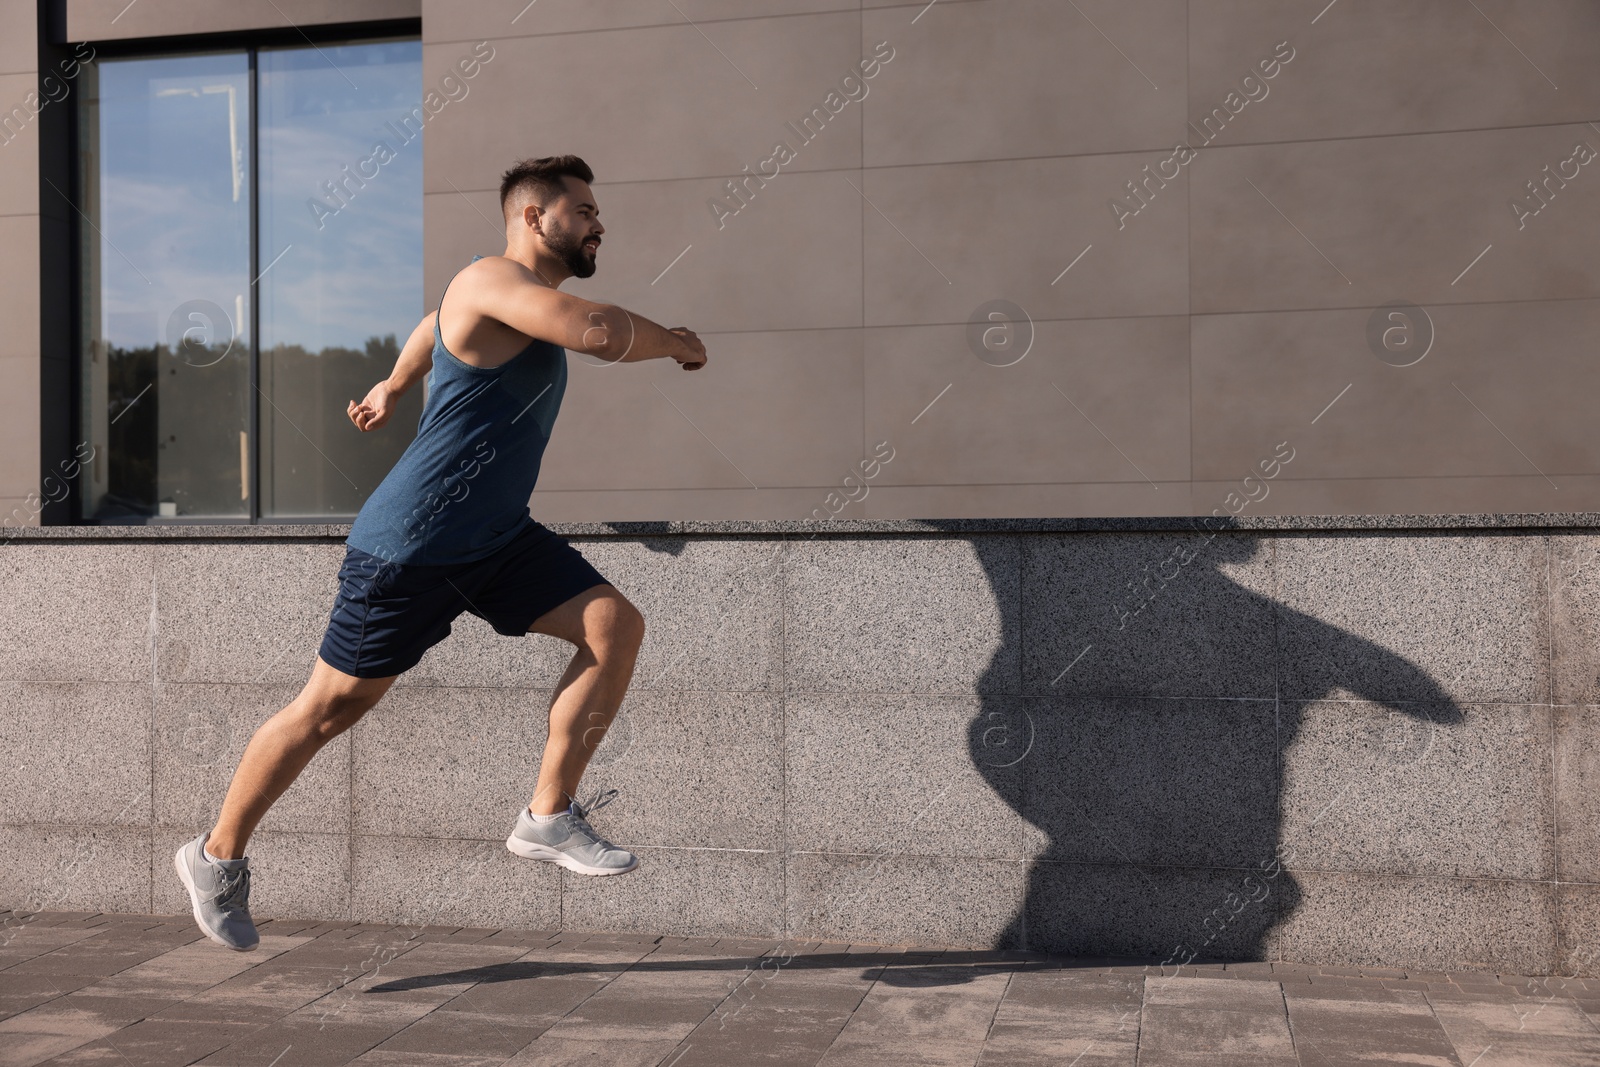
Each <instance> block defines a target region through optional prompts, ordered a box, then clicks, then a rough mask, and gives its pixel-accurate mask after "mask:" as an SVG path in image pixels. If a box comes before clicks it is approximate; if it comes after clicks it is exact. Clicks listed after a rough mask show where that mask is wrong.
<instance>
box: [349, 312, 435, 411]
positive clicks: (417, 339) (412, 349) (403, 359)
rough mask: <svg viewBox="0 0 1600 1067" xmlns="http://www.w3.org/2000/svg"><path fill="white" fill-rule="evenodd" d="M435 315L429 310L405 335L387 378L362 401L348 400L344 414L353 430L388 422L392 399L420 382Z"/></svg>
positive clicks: (429, 355)
mask: <svg viewBox="0 0 1600 1067" xmlns="http://www.w3.org/2000/svg"><path fill="white" fill-rule="evenodd" d="M438 314H439V313H438V312H437V311H430V312H429V313H428V314H427V315H426V316H424V317H423V320H422V321H421V322H419V323H417V328H416V329H415V330H412V331H411V336H410V337H408V338H406V343H405V347H403V348H401V349H400V358H399V359H397V360H395V363H394V370H392V371H390V372H389V377H387V378H385V379H384V380H383V381H381V382H379V383H378V384H377V385H374V386H373V387H372V390H371V391H370V392H368V393H367V397H366V399H365V400H363V401H361V403H359V404H357V403H356V402H355V401H354V400H352V401H350V406H349V407H348V408H346V409H345V413H346V414H348V415H349V416H350V421H351V422H353V423H355V424H356V429H358V430H361V431H362V432H366V431H367V430H376V429H377V428H378V427H380V426H382V425H383V424H384V423H386V422H388V421H389V416H390V415H391V414H392V413H393V412H394V402H395V401H396V400H397V399H399V398H400V397H401V396H403V395H404V394H405V392H406V390H408V389H410V388H411V387H412V386H413V385H416V384H417V382H419V381H421V380H422V378H423V377H424V376H425V375H426V374H427V373H428V370H429V369H430V368H431V367H432V366H433V323H434V319H435V318H437V317H438Z"/></svg>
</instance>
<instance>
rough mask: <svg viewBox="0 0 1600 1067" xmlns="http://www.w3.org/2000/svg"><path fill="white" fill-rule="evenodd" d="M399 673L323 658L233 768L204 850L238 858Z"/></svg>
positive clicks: (262, 729)
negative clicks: (381, 673)
mask: <svg viewBox="0 0 1600 1067" xmlns="http://www.w3.org/2000/svg"><path fill="white" fill-rule="evenodd" d="M396 677H398V675H395V676H391V677H388V678H357V677H355V676H353V675H349V674H345V673H344V672H343V671H339V670H335V669H334V668H333V667H330V666H329V665H328V664H326V663H324V662H323V661H322V659H321V658H320V657H319V658H318V659H317V663H316V666H315V667H314V668H312V671H311V679H310V680H309V681H307V682H306V686H305V688H304V689H302V690H301V691H300V695H299V696H297V697H295V698H294V700H293V701H291V702H290V703H289V705H288V706H287V707H285V708H284V709H283V710H282V711H279V712H278V713H277V714H276V715H274V716H273V717H272V718H270V719H268V720H267V721H266V722H264V723H262V724H261V726H260V727H259V728H257V730H256V732H255V735H254V736H253V737H251V738H250V744H249V745H248V746H247V747H246V748H245V750H244V755H243V756H242V757H240V759H239V766H238V768H237V769H236V770H235V771H234V772H233V783H232V784H231V785H229V786H228V796H227V799H225V800H224V801H223V802H222V814H221V815H219V816H218V818H217V825H216V826H215V827H214V828H213V829H212V831H211V836H210V837H208V838H207V839H206V846H205V847H206V851H207V852H209V853H211V854H212V855H213V856H216V857H217V858H218V859H238V858H239V857H241V856H243V855H244V852H245V846H246V845H247V844H248V843H249V841H250V835H251V834H252V833H254V832H255V828H256V825H257V824H258V823H260V822H261V819H262V817H263V816H264V815H266V813H267V809H268V808H270V807H272V805H273V803H274V802H275V801H276V800H277V799H278V798H279V797H280V796H282V795H283V793H284V791H285V790H286V789H288V788H289V786H291V785H293V784H294V780H295V779H296V778H298V777H299V776H300V772H301V771H303V770H305V769H306V764H308V763H310V762H311V757H313V756H315V755H316V754H317V753H318V752H319V751H320V750H321V749H322V746H323V745H325V744H327V743H328V742H329V741H332V740H333V739H334V738H335V737H338V736H339V735H340V734H342V733H344V732H345V731H346V730H348V729H350V727H352V726H354V725H355V724H356V722H357V721H358V720H359V719H360V718H361V716H363V715H365V714H366V713H367V712H368V711H369V710H371V708H372V706H373V705H375V704H376V703H377V702H378V701H379V700H380V699H382V697H383V694H384V693H386V692H388V691H389V687H390V686H391V685H393V684H394V680H395V678H396Z"/></svg>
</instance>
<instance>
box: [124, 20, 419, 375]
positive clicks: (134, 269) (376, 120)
mask: <svg viewBox="0 0 1600 1067" xmlns="http://www.w3.org/2000/svg"><path fill="white" fill-rule="evenodd" d="M330 60H331V61H332V63H333V64H336V65H337V67H338V69H335V67H334V66H332V65H330V63H329V61H330ZM421 60H422V48H421V45H420V44H419V43H417V42H415V41H407V42H384V43H379V44H359V45H348V46H343V47H334V46H323V47H322V48H321V49H320V50H318V49H312V48H294V49H274V50H262V51H261V52H260V53H259V56H258V64H259V77H260V94H261V95H260V101H259V142H258V143H259V150H260V154H261V165H260V195H261V205H260V216H261V220H260V221H261V228H260V241H261V248H260V266H261V267H267V266H268V265H269V264H272V265H271V268H270V269H269V270H268V271H267V272H266V274H265V275H264V276H263V277H262V279H261V294H260V296H261V318H262V322H263V325H264V330H263V336H262V338H261V341H262V345H263V347H271V346H273V345H277V344H298V345H302V346H304V347H305V348H307V349H308V350H310V351H313V352H315V351H318V350H320V349H322V348H324V347H329V346H340V347H348V348H355V349H360V348H361V347H362V345H363V343H364V342H365V341H366V339H367V338H368V337H371V336H373V335H380V336H381V335H383V334H389V333H394V334H398V335H399V336H400V337H402V338H403V337H405V336H406V334H408V333H409V332H410V330H411V328H412V327H413V326H415V325H416V323H417V320H418V319H420V318H421V317H422V313H423V306H422V304H423V300H422V143H421V139H420V138H415V139H413V140H412V141H411V142H410V143H409V144H407V143H405V141H404V140H403V138H402V137H401V136H399V135H398V134H397V133H396V132H395V131H394V130H393V129H392V128H390V126H389V123H394V124H396V125H397V126H398V124H399V123H400V120H401V119H402V118H403V117H405V116H406V115H408V114H409V113H410V112H411V110H412V109H413V108H415V107H417V106H419V105H420V103H421V96H422V75H421V67H422V62H421ZM352 83H354V87H352ZM248 94H249V66H248V61H247V58H246V56H245V55H244V54H242V53H232V54H218V55H191V56H176V57H165V58H159V59H129V60H105V61H102V62H101V63H100V130H99V149H100V160H99V175H100V210H99V211H98V212H97V213H96V216H97V224H98V225H99V226H100V228H101V231H102V234H103V238H102V240H101V250H100V267H101V279H100V287H99V291H100V299H101V311H102V332H103V333H104V336H105V339H106V340H107V341H109V342H110V343H112V344H114V345H120V346H143V345H150V344H153V343H155V342H157V341H160V340H164V338H163V337H162V333H163V331H164V330H165V327H166V322H167V317H168V316H169V315H170V314H171V312H172V311H173V309H174V308H176V307H177V306H178V305H179V304H182V303H185V302H186V301H190V300H210V301H212V302H214V303H216V304H217V305H219V306H220V307H222V308H223V309H224V311H225V312H226V313H227V314H228V315H230V316H232V317H233V318H234V320H235V321H234V328H235V330H236V331H237V332H238V333H239V334H240V335H241V336H244V335H246V330H247V327H248V323H247V322H246V321H245V320H246V319H247V318H248V315H249V303H250V299H249V282H250V278H251V272H250V256H249V248H250V245H249V239H250V202H249V201H250V186H249V175H250V158H249V151H250V131H249V123H250V112H249V95H248ZM380 140H381V141H383V142H385V143H387V145H388V146H389V148H390V149H392V150H393V152H394V157H393V158H392V159H391V160H390V161H389V162H388V163H385V164H383V165H382V166H380V167H378V168H377V174H376V176H375V177H371V178H366V177H362V178H361V179H360V180H361V181H362V182H364V183H365V184H364V187H357V185H356V182H355V181H349V183H348V187H349V189H350V190H352V192H347V193H345V194H343V195H344V196H345V199H346V202H347V204H346V206H344V207H339V204H338V202H337V201H336V200H335V199H333V198H332V197H331V196H330V195H329V194H328V192H327V190H326V188H325V187H324V185H323V183H325V182H330V181H332V182H339V181H344V180H346V179H345V176H344V171H343V168H345V167H346V166H348V167H349V168H350V172H351V173H356V172H357V169H358V166H360V165H361V164H362V162H363V161H364V160H368V159H370V158H371V157H372V155H373V148H374V146H375V145H376V144H377V142H379V141H380ZM365 169H366V171H367V173H368V174H371V173H372V170H373V165H372V164H368V165H367V166H366V168H365ZM314 198H315V199H320V200H321V201H322V202H323V203H324V204H325V205H327V206H328V207H329V208H330V209H333V208H337V209H338V210H337V212H336V213H335V214H331V215H324V216H323V218H322V219H321V228H320V229H319V228H318V219H317V218H316V217H315V215H314V214H313V212H312V210H311V208H310V206H309V202H310V201H311V200H312V199H314ZM285 249H287V250H288V251H287V252H285V251H284V250H285ZM280 253H283V256H282V258H281V259H278V261H277V262H276V263H275V264H273V259H274V258H275V257H277V256H278V255H279V254H280ZM124 257H126V258H124ZM130 264H131V265H130ZM147 279H148V280H147Z"/></svg>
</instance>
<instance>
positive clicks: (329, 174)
mask: <svg viewBox="0 0 1600 1067" xmlns="http://www.w3.org/2000/svg"><path fill="white" fill-rule="evenodd" d="M331 58H332V60H333V62H335V63H337V64H339V65H341V66H350V67H352V69H355V68H359V70H360V75H359V77H358V78H357V81H358V83H359V85H360V91H359V92H356V91H353V90H351V89H350V88H349V86H347V85H346V84H345V83H344V82H343V80H342V79H340V78H339V77H338V75H337V74H336V73H335V72H334V71H333V70H331V69H330V68H329V67H328V66H327V64H326V63H325V62H324V61H323V60H322V59H321V58H319V57H318V56H316V55H315V54H313V53H309V52H308V50H286V51H272V52H263V53H262V56H261V86H262V88H261V98H260V101H259V107H258V121H259V122H260V130H259V136H258V145H259V151H260V153H261V158H260V197H261V208H260V210H261V231H260V233H261V236H260V240H261V246H262V250H263V256H264V257H265V258H270V256H271V255H273V254H276V250H278V249H282V248H285V247H288V246H289V245H293V246H294V251H293V252H292V253H291V254H290V255H288V256H285V257H284V259H283V260H282V261H281V262H280V263H278V265H277V266H276V267H274V268H273V270H272V273H271V274H269V275H267V276H266V277H264V278H263V279H262V281H261V294H260V297H261V324H262V330H261V334H262V336H261V344H262V347H263V348H271V347H273V346H275V345H280V344H293V345H301V346H303V347H304V348H306V349H307V350H308V351H312V352H316V351H318V350H321V349H325V348H336V347H337V348H349V349H356V350H360V349H361V348H363V346H364V345H365V343H366V340H367V339H368V338H369V337H372V336H375V335H376V336H382V335H386V334H390V333H397V334H399V335H400V336H402V337H403V336H405V335H406V334H407V333H408V332H409V331H410V329H411V328H412V327H413V326H415V325H416V322H417V320H418V319H419V318H421V317H422V313H423V310H424V309H423V293H422V284H421V283H422V277H421V275H422V270H421V265H422V144H421V142H420V141H416V142H413V143H412V144H409V145H395V144H394V139H393V137H392V135H388V134H387V131H386V129H385V123H386V122H387V121H389V120H391V119H393V118H394V117H395V115H396V114H398V113H400V112H401V111H402V110H404V108H406V107H408V106H416V105H417V104H419V103H420V101H421V88H422V87H421V80H422V79H421V46H420V45H419V44H417V43H416V42H395V43H385V44H374V45H365V46H351V47H348V48H341V49H339V50H338V51H337V52H336V53H334V54H333V55H332V57H331ZM386 137H387V139H388V140H389V143H390V144H391V146H392V147H394V148H395V154H394V158H393V159H392V160H391V161H390V162H389V163H388V164H386V165H385V166H384V167H383V168H382V169H381V170H380V171H379V172H378V174H376V175H375V176H373V177H371V178H366V179H364V185H363V186H362V188H361V189H360V191H359V194H358V195H356V196H354V197H351V198H349V203H348V206H347V207H345V208H343V209H342V210H341V211H340V213H339V218H338V220H337V225H332V224H330V225H329V226H327V227H326V228H324V229H320V230H319V229H318V227H317V226H316V224H315V217H314V216H313V215H312V214H311V212H310V211H308V210H307V207H306V203H307V201H308V200H309V199H311V198H314V197H319V196H325V195H326V192H325V185H326V183H327V182H329V181H330V180H336V179H338V178H340V177H341V173H340V170H341V168H342V167H344V166H346V165H348V164H353V163H354V162H355V161H356V160H358V159H361V158H365V157H367V156H368V155H370V154H371V153H372V150H373V145H374V144H375V143H376V142H377V141H378V140H380V139H385V138H386Z"/></svg>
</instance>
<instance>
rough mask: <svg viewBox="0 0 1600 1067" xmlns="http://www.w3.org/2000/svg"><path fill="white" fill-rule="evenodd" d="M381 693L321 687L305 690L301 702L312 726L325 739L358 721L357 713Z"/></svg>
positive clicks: (364, 712)
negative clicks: (322, 688) (318, 689)
mask: <svg viewBox="0 0 1600 1067" xmlns="http://www.w3.org/2000/svg"><path fill="white" fill-rule="evenodd" d="M381 697H382V694H374V693H366V692H359V691H357V692H342V691H335V692H326V691H324V692H318V693H307V694H305V695H304V697H303V698H302V704H303V711H304V714H305V715H306V717H307V718H308V719H309V720H310V723H311V726H312V728H313V729H315V730H316V732H317V734H318V735H319V736H321V738H322V739H323V740H324V741H327V740H331V739H333V738H335V737H337V736H338V735H340V734H342V733H344V732H345V731H346V730H348V729H350V727H352V726H354V725H355V724H356V723H358V722H360V721H361V717H362V716H363V715H365V714H366V713H367V712H369V711H371V710H372V708H373V707H374V706H375V705H376V704H377V703H378V700H379V699H380V698H381Z"/></svg>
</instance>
